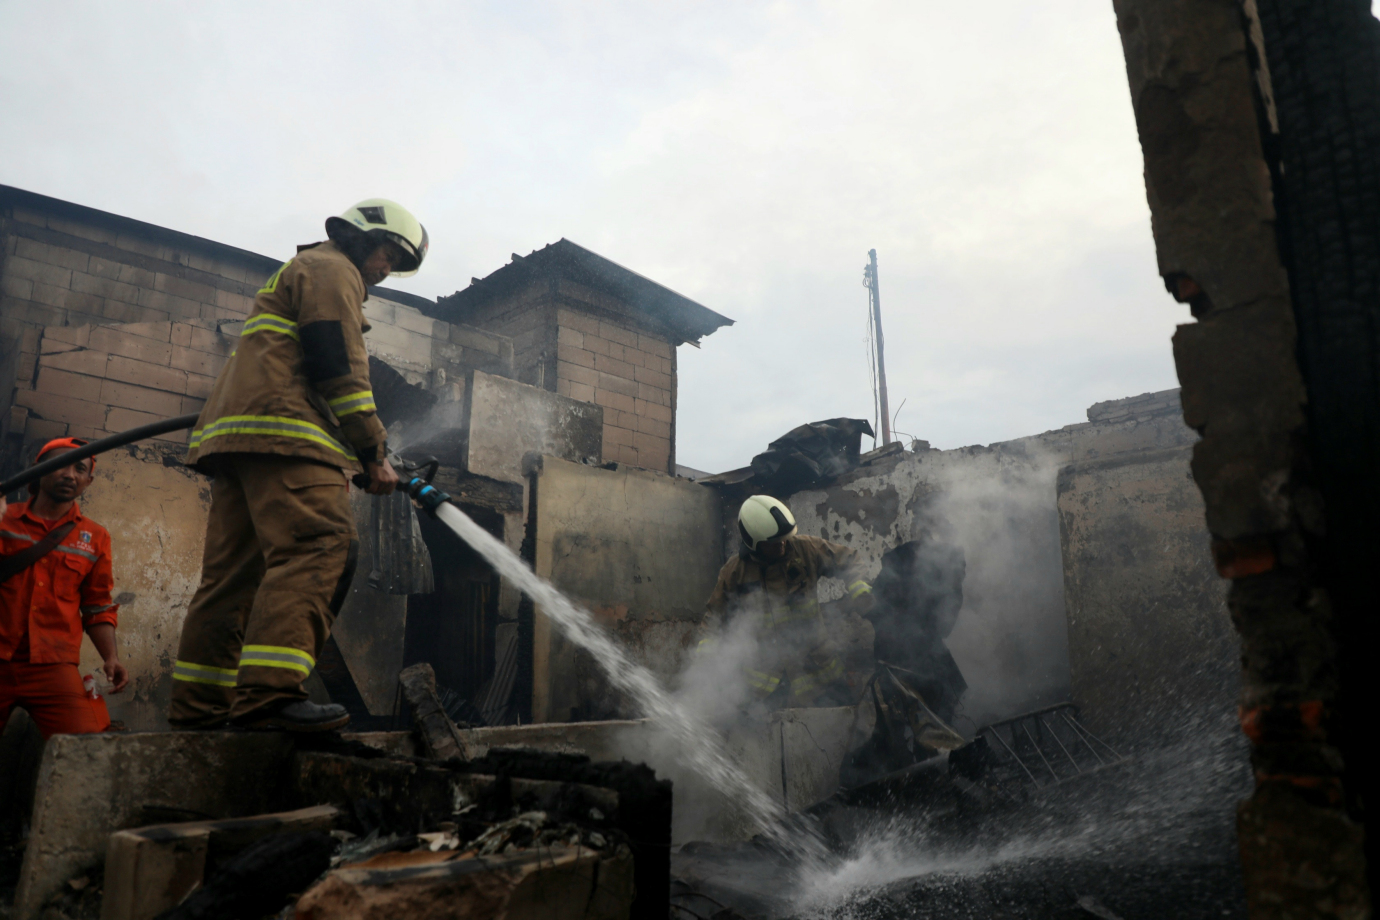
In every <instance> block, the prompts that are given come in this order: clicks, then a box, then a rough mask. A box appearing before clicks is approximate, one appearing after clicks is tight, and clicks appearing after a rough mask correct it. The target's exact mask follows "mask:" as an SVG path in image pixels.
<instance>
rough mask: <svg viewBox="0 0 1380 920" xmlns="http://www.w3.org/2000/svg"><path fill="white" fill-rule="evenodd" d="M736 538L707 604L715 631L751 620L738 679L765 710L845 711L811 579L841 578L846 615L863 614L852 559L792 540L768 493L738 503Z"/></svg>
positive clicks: (833, 546)
mask: <svg viewBox="0 0 1380 920" xmlns="http://www.w3.org/2000/svg"><path fill="white" fill-rule="evenodd" d="M738 535H739V536H740V537H741V538H742V543H741V545H740V547H739V551H738V553H737V554H736V555H734V556H733V557H732V558H731V559H729V560H728V562H726V563H724V566H723V568H722V569H720V570H719V579H718V582H717V583H716V584H715V585H714V593H713V594H711V595H710V597H709V602H708V605H707V606H708V609H709V612H710V613H711V614H712V615H714V616H715V617H717V618H718V620H719V622H720V625H721V626H728V625H729V624H730V623H732V622H734V621H735V620H737V619H738V618H741V617H751V618H752V619H753V623H752V625H753V626H754V627H755V628H754V630H753V631H754V632H755V634H756V639H757V654H756V655H755V657H754V658H753V660H752V661H750V662H749V663H748V665H747V667H746V673H745V674H744V677H745V679H746V680H747V684H748V687H749V688H750V690H751V692H752V694H753V696H755V697H756V699H757V700H759V701H760V702H761V703H763V704H764V705H765V706H766V707H767V708H769V709H784V708H789V707H798V706H836V705H852V704H853V703H854V702H856V701H855V700H854V699H853V694H852V692H851V690H850V688H849V687H848V685H847V683H846V682H845V680H844V672H843V661H842V658H841V651H840V649H839V647H838V645H837V644H836V643H835V642H834V641H833V640H832V639H831V638H830V637H829V635H828V632H827V630H826V629H825V626H824V618H823V616H822V615H821V612H820V604H819V580H820V579H821V578H825V577H836V578H840V579H842V580H843V583H844V585H845V590H846V592H847V594H846V597H847V598H848V600H849V603H850V605H851V606H852V608H853V610H854V612H856V613H859V614H862V613H866V612H867V611H868V610H869V609H871V606H872V586H871V585H870V584H868V582H867V581H866V580H865V579H864V578H863V574H862V569H861V560H860V559H859V557H858V553H857V552H856V551H855V550H852V549H850V548H848V547H846V546H841V545H839V544H837V543H830V542H828V541H827V540H821V539H819V538H818V537H808V536H801V535H799V534H797V533H796V525H795V516H794V515H792V514H791V509H790V508H788V507H786V505H785V504H784V503H783V502H781V501H778V500H777V499H775V498H772V497H771V496H769V495H753V496H751V497H749V498H748V499H747V500H746V501H744V502H743V505H742V507H741V508H740V509H739V510H738ZM712 644H713V642H712V640H706V641H705V642H703V643H701V647H702V648H705V650H706V651H708V650H709V647H710V646H712Z"/></svg>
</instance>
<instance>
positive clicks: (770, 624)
mask: <svg viewBox="0 0 1380 920" xmlns="http://www.w3.org/2000/svg"><path fill="white" fill-rule="evenodd" d="M761 617H762V624H763V626H765V627H766V628H767V629H776V628H778V627H781V626H786V625H788V624H791V623H799V622H803V621H805V620H814V619H817V618H818V617H819V600H818V599H815V598H811V599H810V600H808V601H805V602H803V603H800V604H792V605H788V606H786V607H783V608H778V609H776V610H770V609H768V610H764V611H762V614H761Z"/></svg>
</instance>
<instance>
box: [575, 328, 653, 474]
mask: <svg viewBox="0 0 1380 920" xmlns="http://www.w3.org/2000/svg"><path fill="white" fill-rule="evenodd" d="M556 336H557V345H556V358H557V362H556V392H558V393H560V394H561V395H562V396H569V397H571V398H572V399H579V400H584V401H585V402H592V403H594V404H595V405H599V406H603V407H604V459H605V460H616V461H617V462H619V463H627V464H629V465H631V466H637V467H642V468H644V469H651V470H667V471H669V470H671V469H672V467H671V464H672V463H673V462H674V461H673V445H674V434H673V432H674V430H675V429H674V424H675V391H676V377H675V373H676V371H675V349H673V348H672V347H671V344H670V343H669V342H667V341H666V340H665V339H663V338H658V337H656V336H653V335H649V334H647V333H646V332H640V331H637V330H636V329H634V328H630V326H629V325H623V324H619V323H615V322H611V321H610V320H608V319H603V318H600V317H597V316H594V315H591V314H589V313H582V312H578V311H576V310H572V309H568V308H565V307H562V308H559V309H557V311H556Z"/></svg>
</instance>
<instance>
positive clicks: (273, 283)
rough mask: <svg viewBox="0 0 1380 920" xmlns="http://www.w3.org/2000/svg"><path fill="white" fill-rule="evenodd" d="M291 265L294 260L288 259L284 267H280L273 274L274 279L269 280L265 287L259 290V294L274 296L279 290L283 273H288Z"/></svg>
mask: <svg viewBox="0 0 1380 920" xmlns="http://www.w3.org/2000/svg"><path fill="white" fill-rule="evenodd" d="M291 264H292V260H291V259H288V260H287V261H286V262H284V263H283V264H282V265H279V266H278V270H277V271H276V272H274V273H273V277H271V278H269V279H268V281H266V282H265V283H264V286H263V287H261V288H259V293H260V294H272V293H273V292H274V291H276V290H278V279H280V278H282V277H283V272H285V271H287V267H288V266H289V265H291Z"/></svg>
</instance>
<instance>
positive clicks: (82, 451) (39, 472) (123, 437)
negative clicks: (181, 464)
mask: <svg viewBox="0 0 1380 920" xmlns="http://www.w3.org/2000/svg"><path fill="white" fill-rule="evenodd" d="M196 419H197V414H196V413H195V412H193V413H192V414H190V415H179V416H178V417H177V418H167V419H163V421H161V422H149V423H148V424H147V425H140V426H139V427H138V428H131V429H129V430H128V431H122V432H120V433H119V434H112V435H111V436H110V437H108V438H101V439H100V440H99V441H92V442H91V443H90V444H84V445H82V446H81V447H78V448H76V449H75V450H69V451H67V452H66V453H62V454H58V455H57V456H56V457H53V458H52V459H50V460H44V461H43V462H42V463H38V464H35V465H34V466H31V467H29V468H28V469H27V470H24V471H23V472H22V473H18V474H17V475H15V476H12V477H10V478H9V479H6V480H5V481H4V482H0V495H9V494H10V493H11V492H13V491H15V490H16V489H22V488H24V487H25V486H27V485H28V484H29V483H31V482H37V481H38V480H40V479H42V478H43V477H44V476H47V475H48V474H49V473H51V472H53V471H54V470H60V469H62V468H63V467H65V466H71V465H72V464H73V463H79V462H81V461H82V460H85V459H86V458H87V457H94V456H96V455H97V454H103V453H105V452H106V451H108V450H114V449H115V448H117V447H124V446H125V445H126V444H133V443H134V442H135V441H143V440H144V439H146V438H156V437H158V436H159V435H160V434H168V433H169V432H172V431H183V430H185V429H187V428H191V427H192V426H193V425H195V424H196Z"/></svg>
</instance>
